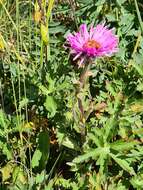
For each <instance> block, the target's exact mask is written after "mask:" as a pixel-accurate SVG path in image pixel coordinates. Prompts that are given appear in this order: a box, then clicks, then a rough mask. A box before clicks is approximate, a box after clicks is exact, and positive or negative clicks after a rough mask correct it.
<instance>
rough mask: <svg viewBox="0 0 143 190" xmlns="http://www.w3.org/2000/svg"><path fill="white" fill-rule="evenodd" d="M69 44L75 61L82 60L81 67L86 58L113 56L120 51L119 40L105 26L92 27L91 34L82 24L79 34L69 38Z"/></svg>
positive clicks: (71, 35)
mask: <svg viewBox="0 0 143 190" xmlns="http://www.w3.org/2000/svg"><path fill="white" fill-rule="evenodd" d="M67 42H68V44H69V45H70V48H71V53H72V54H73V55H74V56H75V57H74V60H76V59H78V58H80V66H81V65H82V63H83V62H84V60H85V58H95V57H102V56H111V55H112V54H113V53H115V52H117V50H118V48H117V46H118V38H117V37H116V35H115V34H113V29H111V30H109V29H108V28H107V26H105V25H104V24H98V25H97V26H96V27H93V26H91V27H90V29H89V32H88V29H87V25H86V24H82V25H81V26H80V29H79V32H77V33H75V34H69V35H68V36H67Z"/></svg>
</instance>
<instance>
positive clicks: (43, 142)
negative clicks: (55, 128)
mask: <svg viewBox="0 0 143 190" xmlns="http://www.w3.org/2000/svg"><path fill="white" fill-rule="evenodd" d="M49 148H50V139H49V133H48V131H42V132H41V133H40V134H39V136H38V150H39V151H40V152H41V153H42V155H41V158H40V163H39V168H40V170H43V169H44V168H45V167H46V164H47V160H48V158H49Z"/></svg>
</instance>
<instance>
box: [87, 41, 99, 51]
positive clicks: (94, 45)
mask: <svg viewBox="0 0 143 190" xmlns="http://www.w3.org/2000/svg"><path fill="white" fill-rule="evenodd" d="M84 47H86V48H96V49H99V48H100V47H101V45H100V44H99V43H98V42H96V41H95V40H88V41H87V42H86V43H85V44H84Z"/></svg>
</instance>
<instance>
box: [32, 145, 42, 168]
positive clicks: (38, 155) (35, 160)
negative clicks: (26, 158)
mask: <svg viewBox="0 0 143 190" xmlns="http://www.w3.org/2000/svg"><path fill="white" fill-rule="evenodd" d="M41 156H42V153H41V152H40V150H38V149H36V150H35V152H34V155H33V157H32V161H31V164H32V168H35V167H38V166H39V161H40V159H41Z"/></svg>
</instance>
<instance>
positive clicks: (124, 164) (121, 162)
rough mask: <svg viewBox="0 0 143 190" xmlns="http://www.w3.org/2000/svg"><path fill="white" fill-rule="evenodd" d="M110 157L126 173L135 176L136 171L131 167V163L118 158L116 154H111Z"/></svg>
mask: <svg viewBox="0 0 143 190" xmlns="http://www.w3.org/2000/svg"><path fill="white" fill-rule="evenodd" d="M110 156H111V157H112V158H113V160H114V161H115V162H116V163H117V164H118V165H119V166H120V167H121V168H122V169H123V170H125V171H127V172H128V173H130V174H131V175H135V171H134V169H133V168H132V167H131V166H130V165H129V163H128V162H127V161H126V160H125V159H121V158H117V157H116V156H115V155H114V154H112V153H110Z"/></svg>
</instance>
